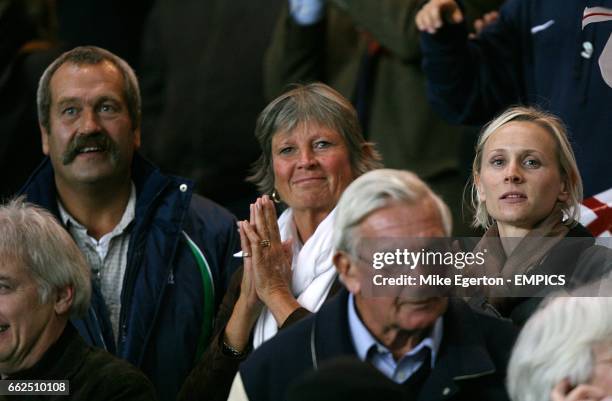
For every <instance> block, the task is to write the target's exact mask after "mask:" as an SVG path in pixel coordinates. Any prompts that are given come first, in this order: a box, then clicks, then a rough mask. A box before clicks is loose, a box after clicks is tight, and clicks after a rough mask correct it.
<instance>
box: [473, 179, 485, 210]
mask: <svg viewBox="0 0 612 401" xmlns="http://www.w3.org/2000/svg"><path fill="white" fill-rule="evenodd" d="M474 184H475V186H476V195H477V196H478V200H479V201H480V202H481V203H484V202H486V200H487V197H486V195H485V191H484V187H483V185H482V181H481V180H480V174H479V173H474Z"/></svg>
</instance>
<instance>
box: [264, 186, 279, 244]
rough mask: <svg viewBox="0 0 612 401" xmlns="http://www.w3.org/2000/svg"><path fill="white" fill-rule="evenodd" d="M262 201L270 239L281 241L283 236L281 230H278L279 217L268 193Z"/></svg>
mask: <svg viewBox="0 0 612 401" xmlns="http://www.w3.org/2000/svg"><path fill="white" fill-rule="evenodd" d="M262 203H263V210H264V217H265V221H266V226H267V229H268V234H269V239H270V241H272V242H276V243H280V242H281V237H280V231H279V230H278V218H277V217H276V208H275V207H274V203H273V202H272V200H271V199H270V198H269V197H268V195H264V196H263V197H262Z"/></svg>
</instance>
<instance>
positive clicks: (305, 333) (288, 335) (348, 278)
mask: <svg viewBox="0 0 612 401" xmlns="http://www.w3.org/2000/svg"><path fill="white" fill-rule="evenodd" d="M336 213H337V215H336V216H337V217H336V221H335V226H334V233H335V238H334V246H335V249H336V254H335V256H334V264H335V266H336V269H337V270H338V274H339V277H340V281H342V283H343V284H344V286H345V287H346V291H341V292H340V293H339V294H338V295H336V297H335V298H334V299H333V300H331V301H330V302H329V303H327V304H326V305H324V306H323V307H322V308H321V309H320V311H319V312H317V313H316V314H314V315H313V316H311V317H310V318H307V319H304V320H303V321H301V322H299V323H296V324H295V325H294V326H293V327H291V328H289V329H287V330H286V331H283V332H281V333H279V334H278V335H277V336H276V337H274V338H273V339H271V340H270V341H268V342H267V343H265V344H263V345H262V346H261V347H260V348H258V350H257V351H256V352H255V353H253V354H252V355H251V356H250V357H249V359H247V361H246V362H245V363H244V364H243V365H242V366H241V368H240V372H239V374H238V375H237V376H236V378H235V379H234V383H233V385H232V390H231V393H230V397H229V399H249V400H251V401H253V400H262V401H263V400H266V401H272V400H279V401H280V400H284V399H285V395H286V394H287V390H288V387H289V384H290V383H291V382H292V381H293V380H294V379H296V378H298V377H299V376H301V375H303V374H304V373H306V372H309V371H312V370H317V369H318V367H319V366H323V364H326V363H328V362H329V361H330V360H332V359H334V358H337V357H340V356H347V355H348V356H356V357H358V358H359V359H361V360H363V361H365V362H368V363H370V364H371V365H373V366H374V367H375V368H377V369H378V370H379V371H380V372H381V373H382V374H383V375H384V376H386V377H387V378H388V379H389V380H390V383H389V385H390V386H393V385H394V386H396V388H397V390H398V391H399V392H401V393H403V394H404V398H403V399H406V400H507V399H508V395H507V393H506V390H505V387H504V378H505V369H506V364H507V361H508V358H509V354H510V350H511V347H512V343H513V342H514V338H515V336H516V331H515V329H514V328H513V326H512V325H511V324H510V323H509V322H508V321H502V320H499V319H497V318H493V317H490V316H485V315H481V314H479V313H477V312H474V311H472V310H471V309H470V307H469V306H468V305H467V304H466V303H465V302H464V301H463V300H462V299H460V298H447V297H442V296H439V295H440V294H442V292H437V291H438V290H436V289H434V288H430V289H429V290H428V289H426V288H418V286H417V287H416V288H417V291H415V292H410V291H409V289H408V287H407V286H400V287H395V288H391V287H387V288H382V287H380V288H376V289H373V288H372V278H373V275H374V274H376V273H375V271H376V272H377V271H378V270H375V269H374V268H373V265H372V248H373V247H372V246H371V245H375V247H378V248H380V247H381V246H385V245H386V244H387V243H388V240H391V242H392V243H393V242H396V241H397V240H404V241H405V240H413V239H417V238H418V239H419V241H420V240H429V239H433V238H440V237H445V236H448V235H449V234H450V231H451V218H450V211H449V209H448V207H447V206H446V205H445V204H444V202H443V201H442V200H441V199H440V198H439V197H438V196H437V195H435V194H434V193H433V192H432V191H431V190H430V189H429V187H427V185H426V184H425V183H424V182H423V181H421V180H420V179H419V178H418V177H417V176H416V175H415V174H413V173H410V172H407V171H400V170H385V169H380V170H374V171H370V172H369V173H366V174H364V175H362V176H361V177H359V178H357V179H356V180H355V181H353V183H352V184H351V185H349V187H348V188H347V189H346V190H345V192H344V193H343V194H342V197H341V198H340V202H339V203H338V206H337V211H336ZM368 250H369V251H368ZM450 268H451V269H453V267H450ZM432 290H433V291H432ZM354 380H355V386H360V385H361V383H362V380H366V381H367V380H371V379H370V378H369V377H363V378H361V377H355V378H354ZM329 381H330V382H332V378H330V380H329ZM393 382H395V383H393ZM329 390H330V389H329V388H321V389H312V390H309V391H310V393H309V394H310V395H311V397H310V399H319V398H321V397H320V395H319V394H324V393H325V392H326V391H329ZM293 393H294V394H295V391H293ZM335 394H336V395H337V397H336V399H344V398H343V396H342V393H340V392H337V393H335ZM232 397H236V398H232ZM241 397H242V398H241ZM306 398H308V397H306ZM330 398H331V397H330Z"/></svg>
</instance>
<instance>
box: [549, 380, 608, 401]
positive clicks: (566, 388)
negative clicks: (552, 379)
mask: <svg viewBox="0 0 612 401" xmlns="http://www.w3.org/2000/svg"><path fill="white" fill-rule="evenodd" d="M605 396H606V395H605V393H604V391H603V390H601V389H599V388H598V387H595V386H591V385H588V384H580V385H578V386H576V387H575V388H574V389H572V386H571V384H570V382H569V380H567V379H563V380H561V381H560V382H559V383H557V385H556V386H555V387H554V388H553V389H552V391H551V393H550V399H551V401H579V400H592V401H599V400H602V399H603V398H604V397H605Z"/></svg>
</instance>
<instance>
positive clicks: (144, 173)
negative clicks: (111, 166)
mask: <svg viewBox="0 0 612 401" xmlns="http://www.w3.org/2000/svg"><path fill="white" fill-rule="evenodd" d="M132 181H133V182H134V185H135V186H136V194H137V198H136V218H137V219H138V218H139V217H142V216H144V215H145V214H146V211H147V210H148V209H149V208H150V207H151V205H152V204H153V203H154V201H155V199H156V198H157V197H158V195H159V194H160V193H161V192H162V191H163V190H164V189H165V188H166V187H167V186H169V185H176V186H178V187H180V186H181V185H183V184H184V185H185V188H189V191H190V192H191V188H193V183H192V182H191V181H190V180H187V179H183V178H179V177H173V176H167V175H164V174H162V173H161V172H160V171H159V168H157V167H156V166H154V165H153V164H151V163H150V162H149V161H148V160H146V159H145V158H144V157H142V156H141V155H140V154H139V153H138V152H136V153H134V159H133V161H132ZM18 194H19V195H21V194H25V195H26V196H27V199H28V200H30V201H32V202H34V203H36V204H38V205H40V206H42V207H44V208H45V209H47V210H49V211H51V212H52V213H53V214H54V215H56V216H58V218H59V210H58V208H57V201H56V200H57V189H56V187H55V176H54V171H53V166H52V165H51V160H50V159H49V158H48V157H46V158H45V159H44V160H43V161H42V163H41V164H40V165H39V166H38V167H37V168H36V170H34V172H33V173H32V175H31V176H30V178H28V180H27V181H26V183H25V184H24V186H23V187H22V188H21V190H20V191H19V193H18ZM187 203H188V202H187Z"/></svg>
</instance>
